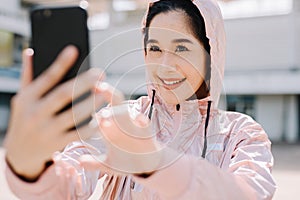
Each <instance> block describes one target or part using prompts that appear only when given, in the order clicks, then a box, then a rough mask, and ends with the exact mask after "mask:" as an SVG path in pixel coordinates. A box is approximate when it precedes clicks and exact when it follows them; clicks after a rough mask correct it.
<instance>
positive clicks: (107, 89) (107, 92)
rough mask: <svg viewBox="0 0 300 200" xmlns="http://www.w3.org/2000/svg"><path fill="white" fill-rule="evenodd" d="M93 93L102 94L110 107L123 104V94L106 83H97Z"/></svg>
mask: <svg viewBox="0 0 300 200" xmlns="http://www.w3.org/2000/svg"><path fill="white" fill-rule="evenodd" d="M95 93H98V94H102V95H103V97H104V98H105V100H106V101H107V102H108V103H110V104H111V106H117V105H120V104H122V103H123V102H124V95H123V93H122V92H120V91H119V90H117V89H116V88H114V87H113V86H111V85H110V84H108V83H106V82H98V84H97V85H96V88H95Z"/></svg>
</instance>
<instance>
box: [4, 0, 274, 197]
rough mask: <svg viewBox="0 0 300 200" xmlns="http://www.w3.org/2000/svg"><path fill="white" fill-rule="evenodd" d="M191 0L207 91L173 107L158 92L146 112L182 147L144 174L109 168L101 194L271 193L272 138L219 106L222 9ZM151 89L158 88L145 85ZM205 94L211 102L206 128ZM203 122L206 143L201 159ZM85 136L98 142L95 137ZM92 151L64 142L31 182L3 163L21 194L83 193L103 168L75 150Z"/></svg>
mask: <svg viewBox="0 0 300 200" xmlns="http://www.w3.org/2000/svg"><path fill="white" fill-rule="evenodd" d="M193 2H194V3H195V5H197V7H198V8H199V10H200V11H201V13H202V15H203V16H204V19H205V23H206V29H207V36H208V38H209V39H210V45H211V59H212V74H211V96H210V97H208V98H206V99H202V100H191V101H186V102H184V103H182V104H180V109H179V110H177V109H176V108H175V107H174V106H172V105H166V104H162V103H161V100H160V95H159V93H158V94H157V95H156V96H155V98H154V99H155V100H154V102H153V103H154V105H153V108H152V118H151V120H152V122H153V125H154V126H153V129H154V131H156V136H157V139H158V140H159V141H160V142H162V143H166V144H170V145H169V146H170V147H171V148H174V149H175V150H177V151H178V149H181V150H182V152H183V153H184V154H183V155H182V156H180V157H178V159H176V160H174V162H173V163H172V164H171V165H168V166H166V167H165V168H163V169H161V170H159V171H157V172H156V173H154V174H153V175H151V176H150V177H148V178H139V177H135V176H125V175H124V176H120V175H114V174H108V175H107V176H106V178H105V181H104V183H103V188H104V191H105V192H104V194H103V195H102V197H101V199H105V200H106V199H126V200H127V199H172V200H175V199H188V200H192V199H218V200H219V199H228V200H234V199H238V200H241V199H271V198H272V196H273V194H274V192H275V189H276V184H275V182H274V180H273V178H272V175H271V168H272V166H273V156H272V153H271V150H270V144H271V143H270V141H269V140H268V136H267V134H266V133H265V131H264V130H263V129H262V127H261V126H260V125H259V124H258V123H256V122H255V121H254V120H253V119H251V118H250V117H249V116H246V115H243V114H240V113H235V112H226V111H221V110H219V109H218V108H217V104H218V100H219V95H220V93H221V89H222V79H223V74H224V64H225V32H224V26H223V20H222V16H221V14H220V10H219V8H218V6H216V3H215V2H214V1H210V0H194V1H193ZM148 89H149V91H151V90H152V89H155V88H154V86H151V84H150V86H149V88H148ZM151 99H152V94H151V93H149V95H148V96H147V97H142V98H140V99H138V100H136V101H130V102H129V105H130V106H129V111H130V112H131V113H145V114H149V112H150V107H151V105H150V104H151ZM209 100H210V101H212V102H213V104H212V108H211V110H210V113H209V123H208V125H207V127H206V126H205V122H206V121H207V120H206V118H207V115H208V114H207V111H208V108H207V107H208V101H209ZM205 128H206V129H207V150H206V153H205V159H203V158H202V156H201V155H202V153H203V152H202V151H203V146H204V138H205V137H204V133H205ZM177 133H178V134H177ZM85 142H87V143H89V144H90V145H91V146H97V145H98V144H97V142H96V144H95V141H93V142H91V141H85ZM97 148H98V150H99V149H100V151H101V148H100V147H97ZM91 151H94V150H93V149H92V148H91V147H87V146H85V145H84V143H82V142H75V143H72V144H70V145H68V146H67V147H66V148H65V150H64V151H63V152H61V153H56V154H55V155H54V156H53V160H54V161H55V162H54V164H53V165H52V166H50V167H49V168H48V169H47V170H46V172H45V173H44V174H43V175H42V176H41V177H40V179H39V180H38V181H37V182H35V183H26V182H23V181H21V180H20V179H18V177H16V176H15V175H14V174H13V172H12V171H11V170H10V169H9V168H7V170H6V176H7V180H8V184H9V185H10V187H11V189H12V191H13V192H14V193H15V194H16V195H17V196H18V197H20V198H21V199H30V200H34V199H63V200H65V199H88V198H89V196H90V195H91V194H92V193H93V191H94V189H95V186H96V184H97V181H98V179H99V178H100V177H102V176H103V175H104V174H103V173H101V171H100V170H95V171H94V170H93V171H92V170H88V169H85V168H84V167H83V166H82V165H81V163H80V161H79V158H80V156H81V155H84V154H89V153H90V152H91Z"/></svg>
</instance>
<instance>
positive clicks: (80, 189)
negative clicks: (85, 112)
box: [6, 142, 100, 200]
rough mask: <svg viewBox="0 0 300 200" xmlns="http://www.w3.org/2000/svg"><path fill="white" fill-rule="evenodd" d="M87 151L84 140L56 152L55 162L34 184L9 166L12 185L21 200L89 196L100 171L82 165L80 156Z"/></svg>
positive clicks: (8, 176)
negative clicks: (87, 168)
mask: <svg viewBox="0 0 300 200" xmlns="http://www.w3.org/2000/svg"><path fill="white" fill-rule="evenodd" d="M87 153H89V151H88V149H87V148H86V147H84V146H82V144H81V143H80V142H77V143H72V144H70V145H68V146H67V147H66V149H65V151H64V152H62V153H55V155H54V156H53V160H54V164H53V165H51V166H50V167H49V168H48V169H47V170H46V171H45V172H44V173H43V174H42V175H41V177H40V178H39V179H38V181H36V182H34V183H28V182H24V181H22V180H21V179H19V178H18V177H17V176H16V175H15V174H14V173H13V172H12V171H11V169H10V168H9V167H6V179H7V182H8V185H9V186H10V189H11V190H12V192H13V193H14V194H15V195H16V196H17V197H19V198H20V199H57V200H59V199H62V200H66V199H88V197H89V196H90V195H91V194H92V193H93V191H94V189H95V187H96V185H97V181H98V178H99V175H100V172H99V171H87V170H85V169H84V168H83V167H82V166H81V165H80V162H79V161H78V159H79V157H80V156H81V155H83V154H87Z"/></svg>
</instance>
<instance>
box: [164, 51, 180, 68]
mask: <svg viewBox="0 0 300 200" xmlns="http://www.w3.org/2000/svg"><path fill="white" fill-rule="evenodd" d="M160 63H161V65H162V66H161V67H162V68H164V70H176V58H175V55H174V54H172V53H171V52H168V51H163V52H162V55H161V62H160Z"/></svg>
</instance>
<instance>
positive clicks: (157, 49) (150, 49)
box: [149, 45, 161, 52]
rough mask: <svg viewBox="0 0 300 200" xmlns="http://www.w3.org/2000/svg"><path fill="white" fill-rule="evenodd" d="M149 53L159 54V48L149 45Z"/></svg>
mask: <svg viewBox="0 0 300 200" xmlns="http://www.w3.org/2000/svg"><path fill="white" fill-rule="evenodd" d="M149 51H154V52H161V50H160V48H159V46H156V45H151V46H150V48H149Z"/></svg>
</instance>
